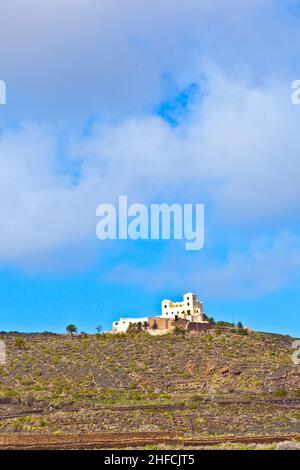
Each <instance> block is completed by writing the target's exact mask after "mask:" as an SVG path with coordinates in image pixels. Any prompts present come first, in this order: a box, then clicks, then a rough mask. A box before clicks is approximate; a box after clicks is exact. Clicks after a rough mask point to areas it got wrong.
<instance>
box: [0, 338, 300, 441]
mask: <svg viewBox="0 0 300 470" xmlns="http://www.w3.org/2000/svg"><path fill="white" fill-rule="evenodd" d="M20 337H22V338H23V340H18V339H17V338H20ZM1 338H4V339H5V342H6V349H7V363H6V365H5V366H1V378H0V413H1V415H2V416H1V420H0V432H2V433H7V432H16V431H23V432H29V433H37V432H39V433H53V432H57V431H60V432H62V431H63V432H74V431H76V432H77V431H93V432H96V431H97V432H99V431H149V432H150V431H151V432H152V431H174V432H175V431H178V432H183V433H186V434H188V435H192V436H195V435H199V434H201V435H202V436H210V435H214V434H220V433H222V434H228V433H229V434H238V435H242V434H247V433H248V434H249V433H250V434H255V433H265V434H276V433H282V432H284V433H287V432H289V433H296V432H299V431H300V412H299V405H300V380H299V379H300V368H299V366H296V365H294V364H293V363H292V360H291V355H292V341H293V340H292V338H290V337H287V336H281V335H275V334H267V333H250V334H249V335H247V336H242V335H238V334H234V333H232V332H229V331H218V330H217V331H212V332H205V333H202V334H200V335H194V336H193V335H186V337H182V336H180V335H179V336H176V335H174V334H168V335H165V336H157V337H153V336H150V335H148V334H147V333H140V334H134V335H83V336H77V337H74V338H73V339H72V338H70V337H68V336H65V335H47V334H44V335H38V334H31V335H22V336H20V335H16V334H12V335H1ZM21 413H23V414H24V416H21Z"/></svg>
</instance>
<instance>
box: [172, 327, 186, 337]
mask: <svg viewBox="0 0 300 470" xmlns="http://www.w3.org/2000/svg"><path fill="white" fill-rule="evenodd" d="M173 333H174V335H175V336H179V335H181V336H185V333H186V331H185V329H184V328H182V327H180V326H175V328H174V330H173Z"/></svg>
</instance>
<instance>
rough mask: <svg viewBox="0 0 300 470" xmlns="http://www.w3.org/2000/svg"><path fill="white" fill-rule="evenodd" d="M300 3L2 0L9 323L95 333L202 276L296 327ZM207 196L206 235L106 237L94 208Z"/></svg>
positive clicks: (270, 326)
mask: <svg viewBox="0 0 300 470" xmlns="http://www.w3.org/2000/svg"><path fill="white" fill-rule="evenodd" d="M299 12H300V2H299V1H298V0H281V1H279V0H245V1H244V2H240V1H237V0H220V1H211V0H210V1H208V0H202V1H199V0H197V1H196V0H185V1H183V0H180V1H179V0H172V1H171V0H165V1H164V2H159V1H158V0H153V1H152V2H146V1H141V0H139V1H137V0H124V1H122V2H120V1H116V0H102V1H101V2H95V1H94V0H77V1H76V2H73V1H71V0H60V1H56V0H52V1H50V0H45V1H44V2H40V3H38V2H35V1H34V0H26V2H20V1H18V0H10V1H8V0H3V1H2V3H1V16H0V79H1V80H4V81H5V82H6V86H7V104H6V105H5V106H0V162H1V172H0V217H1V221H2V223H1V231H0V242H1V243H0V270H1V271H0V320H1V322H0V323H1V325H0V330H23V331H44V330H52V331H63V330H64V328H65V326H66V324H68V323H70V322H72V323H76V325H77V326H78V329H79V331H95V326H96V325H98V324H99V323H101V324H103V325H104V327H105V328H106V329H109V328H110V325H111V322H112V321H113V320H115V319H117V318H118V317H119V316H120V315H127V314H128V315H131V316H134V315H146V314H148V313H149V314H156V313H159V311H160V300H161V299H162V298H165V297H167V298H168V297H169V298H174V299H177V298H180V297H181V296H182V294H183V293H184V292H186V291H189V290H192V291H194V292H195V293H197V294H198V296H199V298H200V299H201V300H203V301H204V306H205V310H206V312H207V313H208V314H209V315H210V316H214V317H215V318H217V319H225V320H229V321H232V320H234V321H236V322H237V321H242V322H243V323H244V324H246V325H249V326H250V327H253V328H254V329H258V330H268V331H275V332H282V333H286V334H291V335H294V336H300V325H299V309H300V232H299V220H300V218H299V216H300V208H299V200H300V184H299V183H300V182H299V174H300V159H299V149H300V132H299V126H300V106H295V105H293V104H292V103H291V82H292V81H293V80H296V79H300V75H299V74H300V55H299V51H298V44H299V41H300V14H299ZM120 194H126V195H128V199H129V202H132V203H134V202H141V203H145V204H151V203H152V202H169V203H171V202H178V203H187V202H193V203H204V204H205V246H204V249H203V250H201V251H199V252H187V251H185V250H184V243H183V242H178V241H170V242H168V241H105V242H100V241H99V240H97V238H96V235H95V228H96V223H97V220H96V217H95V211H96V207H97V206H98V204H100V203H101V202H112V203H114V202H115V201H116V200H117V198H118V195H120Z"/></svg>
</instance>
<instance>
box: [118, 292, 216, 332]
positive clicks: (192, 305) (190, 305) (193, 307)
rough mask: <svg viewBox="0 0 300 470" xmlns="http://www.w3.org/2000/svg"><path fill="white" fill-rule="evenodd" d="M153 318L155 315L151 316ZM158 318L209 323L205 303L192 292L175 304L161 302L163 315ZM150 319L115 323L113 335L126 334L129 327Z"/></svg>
mask: <svg viewBox="0 0 300 470" xmlns="http://www.w3.org/2000/svg"><path fill="white" fill-rule="evenodd" d="M151 318H153V315H152V316H151ZM157 318H158V319H159V318H164V319H170V320H188V321H190V322H195V323H207V320H205V316H204V309H203V303H202V302H200V301H199V300H198V299H197V296H196V295H195V294H193V293H192V292H187V293H186V294H184V296H183V300H181V301H179V302H173V301H172V300H169V299H164V300H163V301H162V302H161V315H160V316H157ZM148 320H149V317H141V318H124V317H121V318H120V320H118V321H115V322H113V327H112V332H113V333H125V332H126V331H127V328H128V327H129V325H131V324H133V323H141V324H142V325H143V324H145V322H148Z"/></svg>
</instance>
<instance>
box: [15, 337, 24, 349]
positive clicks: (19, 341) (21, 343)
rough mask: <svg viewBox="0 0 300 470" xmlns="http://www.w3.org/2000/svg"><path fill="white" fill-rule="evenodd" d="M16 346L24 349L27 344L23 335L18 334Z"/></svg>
mask: <svg viewBox="0 0 300 470" xmlns="http://www.w3.org/2000/svg"><path fill="white" fill-rule="evenodd" d="M15 346H16V348H18V349H23V348H24V346H25V339H24V338H22V337H21V336H18V337H17V338H15Z"/></svg>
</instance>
